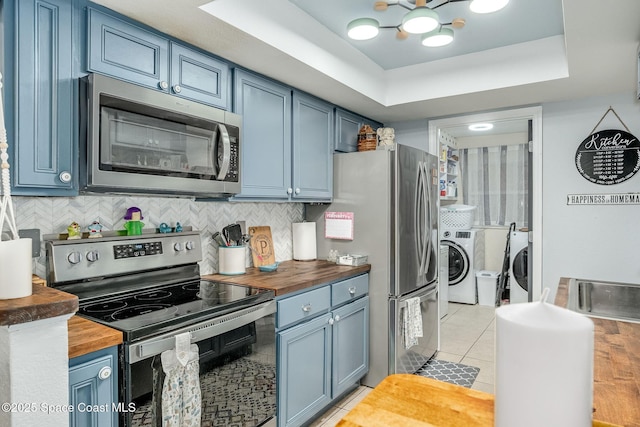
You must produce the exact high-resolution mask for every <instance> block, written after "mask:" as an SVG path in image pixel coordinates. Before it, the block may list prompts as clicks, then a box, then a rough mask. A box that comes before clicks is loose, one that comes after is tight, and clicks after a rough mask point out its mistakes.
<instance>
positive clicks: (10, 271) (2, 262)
mask: <svg viewBox="0 0 640 427" xmlns="http://www.w3.org/2000/svg"><path fill="white" fill-rule="evenodd" d="M31 260H32V259H31V239H26V238H25V239H16V240H3V241H0V299H13V298H23V297H28V296H29V295H31V293H32V279H31V271H32V268H31Z"/></svg>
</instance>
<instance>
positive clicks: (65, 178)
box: [58, 171, 71, 184]
mask: <svg viewBox="0 0 640 427" xmlns="http://www.w3.org/2000/svg"><path fill="white" fill-rule="evenodd" d="M58 178H60V181H62V182H64V183H65V184H67V183H69V182H71V172H69V171H62V172H60V175H58Z"/></svg>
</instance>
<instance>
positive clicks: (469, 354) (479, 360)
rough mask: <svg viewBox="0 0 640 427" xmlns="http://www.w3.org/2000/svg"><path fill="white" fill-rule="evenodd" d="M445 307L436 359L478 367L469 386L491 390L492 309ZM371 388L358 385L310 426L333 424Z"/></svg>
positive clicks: (456, 305)
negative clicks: (446, 312)
mask: <svg viewBox="0 0 640 427" xmlns="http://www.w3.org/2000/svg"><path fill="white" fill-rule="evenodd" d="M448 308H449V310H448V314H447V315H446V316H445V317H443V318H442V320H441V322H440V351H439V352H438V354H437V355H436V359H440V360H447V361H450V362H456V363H462V364H464V365H469V366H475V367H477V368H480V372H479V373H478V377H477V378H476V381H475V382H474V383H473V386H472V387H471V388H473V389H476V390H481V391H485V392H488V393H493V384H494V379H493V352H494V348H493V343H494V330H495V309H494V308H493V307H485V306H481V305H477V304H476V305H468V304H457V303H449V307H448ZM370 391H371V388H369V387H365V386H360V387H358V388H357V389H356V390H354V391H353V392H352V393H350V394H349V395H347V396H346V397H345V398H343V399H342V400H341V401H339V402H338V403H337V404H336V405H334V406H332V407H331V408H330V409H329V410H328V411H326V412H325V413H324V414H322V416H321V417H320V418H318V419H316V420H315V421H314V422H313V423H312V424H310V427H333V426H335V425H336V424H337V423H338V421H340V419H342V417H344V416H345V415H346V414H347V412H349V411H350V410H351V408H353V407H354V406H355V405H356V404H357V403H358V402H360V401H361V400H362V399H363V398H364V397H365V396H366V395H367V394H368V393H369V392H370Z"/></svg>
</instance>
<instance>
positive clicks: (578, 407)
mask: <svg viewBox="0 0 640 427" xmlns="http://www.w3.org/2000/svg"><path fill="white" fill-rule="evenodd" d="M546 291H547V290H545V297H546V293H547V292H546ZM545 297H543V299H544V298H545ZM495 342H496V358H495V364H496V365H495V425H496V427H513V426H518V427H534V426H535V427H540V426H571V427H582V426H584V427H587V426H591V422H592V406H593V322H592V321H591V319H589V318H588V317H586V316H583V315H581V314H578V313H575V312H573V311H570V310H567V309H564V308H560V307H557V306H555V305H552V304H547V303H546V302H543V301H540V302H533V303H525V304H513V305H506V306H502V307H499V308H498V309H496V340H495Z"/></svg>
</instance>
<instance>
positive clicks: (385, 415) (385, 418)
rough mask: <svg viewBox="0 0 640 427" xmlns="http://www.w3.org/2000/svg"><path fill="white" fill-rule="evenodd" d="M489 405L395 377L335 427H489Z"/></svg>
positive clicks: (424, 381) (427, 382)
mask: <svg viewBox="0 0 640 427" xmlns="http://www.w3.org/2000/svg"><path fill="white" fill-rule="evenodd" d="M493 404H494V397H493V395H492V394H489V393H485V392H482V391H477V390H472V389H470V388H466V387H462V386H459V385H454V384H449V383H445V382H442V381H438V380H434V379H431V378H426V377H421V376H419V375H408V374H395V375H390V376H388V377H386V378H385V379H384V380H382V382H381V383H380V384H378V385H377V386H376V388H374V389H373V390H372V391H371V392H370V393H369V394H367V396H366V397H365V398H364V399H362V400H361V401H360V402H359V403H358V404H356V406H355V407H354V408H353V409H352V410H351V411H349V413H347V415H345V416H344V418H342V420H340V421H339V422H338V424H336V427H391V426H397V427H404V426H411V427H460V426H464V427H492V426H493V425H494V417H493ZM607 426H609V427H611V426H613V425H612V424H607V423H603V422H600V421H594V422H593V427H607ZM514 427H515V426H514ZM540 427H546V426H540Z"/></svg>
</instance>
